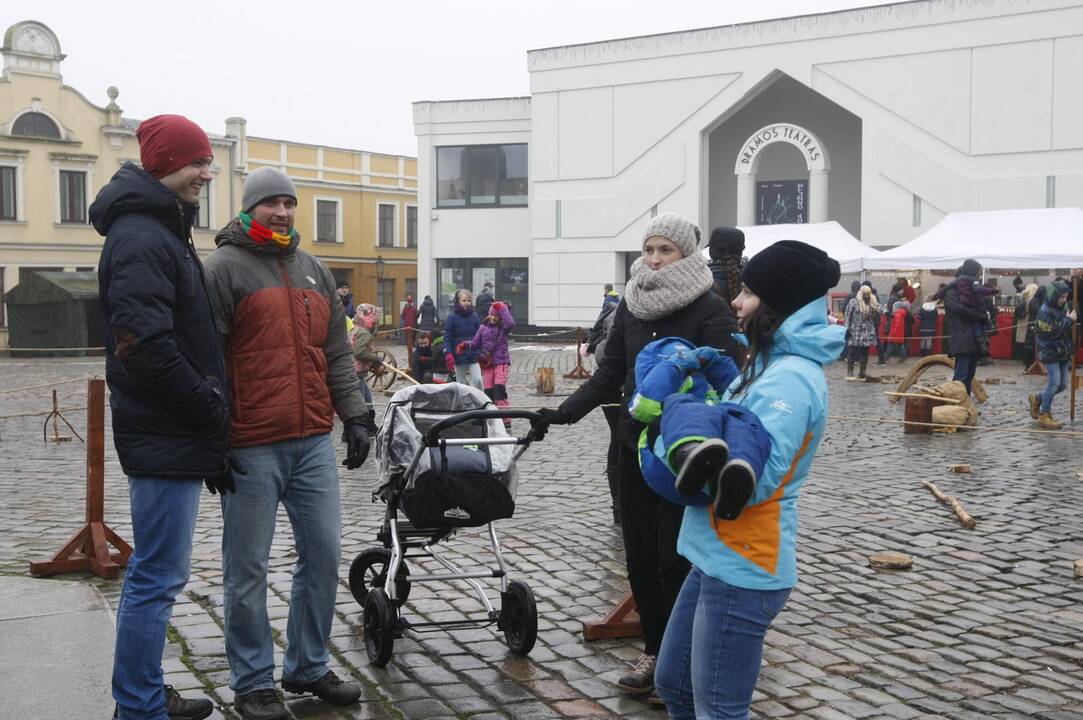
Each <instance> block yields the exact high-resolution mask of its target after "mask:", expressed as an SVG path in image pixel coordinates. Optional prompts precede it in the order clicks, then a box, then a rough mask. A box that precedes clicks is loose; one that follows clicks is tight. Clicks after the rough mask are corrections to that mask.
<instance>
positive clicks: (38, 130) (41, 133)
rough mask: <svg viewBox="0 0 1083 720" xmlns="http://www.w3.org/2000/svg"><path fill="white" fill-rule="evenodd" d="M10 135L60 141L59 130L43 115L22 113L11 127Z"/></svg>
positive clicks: (50, 119)
mask: <svg viewBox="0 0 1083 720" xmlns="http://www.w3.org/2000/svg"><path fill="white" fill-rule="evenodd" d="M11 134H12V135H25V136H28V137H43V138H56V139H57V140H59V139H60V128H58V127H57V126H56V123H55V122H53V120H52V118H50V117H49V116H48V115H46V114H45V113H39V112H28V113H23V114H22V115H20V116H19V118H18V119H17V120H16V121H15V124H14V125H12V127H11Z"/></svg>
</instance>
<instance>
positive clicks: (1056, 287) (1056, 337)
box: [1034, 283, 1072, 363]
mask: <svg viewBox="0 0 1083 720" xmlns="http://www.w3.org/2000/svg"><path fill="white" fill-rule="evenodd" d="M1067 294H1068V286H1067V285H1065V284H1064V283H1053V284H1052V285H1050V286H1049V287H1048V288H1047V289H1046V298H1047V299H1046V301H1045V303H1044V304H1043V305H1042V307H1041V309H1040V310H1039V311H1038V317H1037V318H1036V319H1035V321H1034V333H1035V335H1036V336H1037V337H1038V355H1039V357H1040V358H1041V360H1042V362H1043V363H1061V362H1068V361H1069V360H1071V359H1072V320H1071V318H1069V317H1068V312H1067V310H1066V309H1065V306H1063V305H1058V304H1057V300H1058V299H1059V298H1060V297H1062V296H1064V295H1067Z"/></svg>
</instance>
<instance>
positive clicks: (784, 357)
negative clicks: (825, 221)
mask: <svg viewBox="0 0 1083 720" xmlns="http://www.w3.org/2000/svg"><path fill="white" fill-rule="evenodd" d="M844 335H845V330H844V329H843V328H841V327H838V326H830V325H828V324H827V315H826V314H825V313H824V304H823V299H822V298H817V299H816V300H814V301H813V302H810V303H809V304H808V305H806V306H805V307H803V308H801V309H800V310H798V311H797V312H795V313H794V314H793V315H791V316H790V317H788V318H786V320H785V321H784V322H783V323H782V325H781V326H780V327H779V329H778V330H777V331H776V332H775V336H774V342H773V344H772V345H771V350H770V355H769V361H768V362H767V365H766V368H763V365H762V360H761V361H760V367H761V368H763V369H762V372H761V373H760V375H759V377H757V378H756V380H755V381H754V382H752V384H751V385H749V386H748V387H746V388H745V389H744V390H743V391H742V392H741V393H740V394H734V390H735V389H736V388H737V386H738V385H739V384H740V382H741V381H740V378H738V379H737V380H735V381H734V383H733V384H732V385H731V386H730V389H729V390H728V391H727V392H726V395H725V397H724V398H723V399H724V400H729V401H732V402H735V403H737V404H739V405H741V406H743V407H745V408H748V409H749V410H750V411H751V412H753V413H754V414H755V415H756V416H757V417H758V418H759V419H760V421H761V422H762V423H763V426H764V428H765V429H766V430H767V432H768V434H769V435H770V436H771V454H770V456H769V458H768V461H767V466H766V467H765V469H764V471H763V474H762V476H761V477H760V478H759V481H758V482H757V484H756V491H755V493H754V494H753V496H752V499H751V500H750V501H749V504H748V505H747V506H746V507H745V509H744V512H743V513H741V516H740V517H738V518H737V519H736V520H732V521H726V520H719V519H717V518H716V517H715V515H714V513H713V512H712V510H711V508H709V507H688V508H685V511H684V522H683V523H682V525H681V533H680V537H679V539H678V541H677V549H678V551H679V552H680V553H681V554H682V555H684V556H685V557H686V558H688V560H689V561H691V562H692V564H693V565H695V566H696V567H697V568H699V569H700V570H702V571H703V572H705V573H706V574H708V575H710V576H711V577H714V578H717V579H719V580H722V581H724V582H727V583H729V584H731V585H735V586H737V587H742V588H748V589H753V590H777V589H782V588H789V587H793V586H794V585H796V584H797V550H796V539H797V497H798V494H799V493H800V491H801V485H802V484H804V482H805V479H806V478H807V477H808V473H809V468H810V467H811V466H812V459H813V457H814V456H815V455H816V448H817V447H818V446H819V444H820V440H821V438H822V437H823V433H824V427H825V426H826V424H827V405H828V403H827V380H826V378H825V377H824V371H823V366H825V365H828V364H830V363H831V362H833V361H834V360H836V359H837V358H838V357H839V354H840V353H841V352H842V347H843V337H844Z"/></svg>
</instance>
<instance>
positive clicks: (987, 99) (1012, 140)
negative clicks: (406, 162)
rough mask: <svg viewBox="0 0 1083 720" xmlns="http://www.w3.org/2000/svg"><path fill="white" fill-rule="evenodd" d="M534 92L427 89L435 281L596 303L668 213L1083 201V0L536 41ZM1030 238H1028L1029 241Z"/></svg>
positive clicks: (426, 260) (858, 219) (570, 319)
mask: <svg viewBox="0 0 1083 720" xmlns="http://www.w3.org/2000/svg"><path fill="white" fill-rule="evenodd" d="M527 60H528V70H529V74H530V91H531V95H530V97H518V98H496V99H480V100H457V101H450V102H417V103H415V104H414V123H415V132H416V135H417V137H418V177H419V192H418V203H419V206H420V208H421V211H420V213H419V216H420V221H419V248H418V256H419V257H418V279H419V285H420V289H421V292H422V293H423V294H424V293H425V292H430V293H432V294H433V295H434V297H436V293H437V292H440V293H442V294H444V295H445V296H446V295H447V291H448V290H450V289H452V288H453V287H456V286H460V287H471V288H475V289H480V285H481V283H482V282H484V281H485V280H489V279H492V280H495V284H496V294H497V297H498V298H502V299H509V300H510V301H511V302H512V304H513V306H514V307H515V310H516V315H517V316H519V317H523V318H526V319H529V321H530V322H531V323H534V324H536V325H571V324H582V323H585V322H588V321H591V320H593V318H594V317H595V316H596V314H597V311H598V308H599V307H600V304H601V294H602V289H601V288H602V284H603V283H607V282H612V283H614V284H616V285H617V286H618V289H619V288H620V286H621V285H622V284H623V282H624V281H625V278H626V277H627V269H628V267H629V266H630V263H631V261H632V260H633V259H634V258H635V257H636V256H637V254H638V251H639V248H640V243H641V233H642V230H643V228H644V227H645V225H646V223H647V222H648V221H649V219H650V218H651V217H652V216H653V215H655V214H657V213H658V212H665V211H675V212H680V213H683V214H685V215H687V216H689V217H691V218H693V219H694V220H696V221H697V222H698V223H699V224H700V226H701V227H703V228H710V227H713V226H716V225H754V224H764V223H780V222H796V223H815V222H822V221H827V220H835V221H837V222H839V223H840V224H841V225H842V226H843V227H844V228H846V229H847V230H848V231H849V232H850V233H852V234H853V235H855V236H856V237H858V238H860V239H861V240H862V241H863V242H865V243H866V244H868V245H870V246H872V247H876V248H887V247H893V246H895V245H898V244H900V243H904V242H907V241H908V240H911V239H913V238H914V237H916V236H918V235H919V234H921V233H923V232H925V231H926V230H928V229H929V228H931V227H932V226H933V225H935V224H936V222H937V221H938V220H940V219H941V218H942V217H943V216H944V215H945V214H946V213H948V212H953V211H964V210H993V209H1007V208H1036V207H1067V206H1079V205H1081V204H1083V94H1081V93H1080V92H1079V88H1080V87H1083V3H1080V2H1072V1H1069V0H1044V1H1042V2H1026V1H1024V0H960V1H959V2H936V1H931V2H930V1H920V2H907V3H898V4H893V5H883V6H877V7H871V8H862V9H854V10H846V11H841V12H834V13H826V14H819V15H808V16H801V17H792V18H782V19H777V20H767V21H763V22H754V23H747V24H741V25H732V26H725V27H713V28H704V29H699V30H689V31H685V32H675V33H667V34H662V35H651V36H644V37H634V38H625V39H620V40H606V41H600V42H594V43H587V44H583V45H572V46H564V47H554V48H546V49H541V50H533V51H530V52H529V53H528V54H527ZM1025 241H1026V240H1025V238H1021V239H1020V242H1025Z"/></svg>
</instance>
